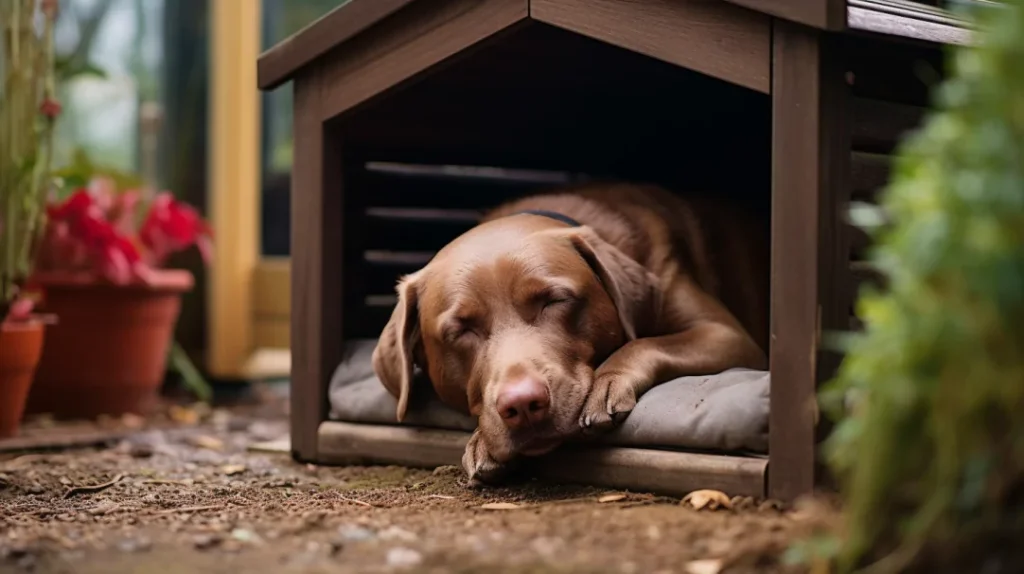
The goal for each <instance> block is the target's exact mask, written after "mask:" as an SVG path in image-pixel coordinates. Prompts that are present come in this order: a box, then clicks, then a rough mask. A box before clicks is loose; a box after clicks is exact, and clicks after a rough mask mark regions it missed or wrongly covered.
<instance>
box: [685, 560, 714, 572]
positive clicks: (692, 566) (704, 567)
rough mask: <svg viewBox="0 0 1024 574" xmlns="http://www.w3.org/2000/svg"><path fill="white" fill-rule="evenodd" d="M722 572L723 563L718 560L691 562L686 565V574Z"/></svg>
mask: <svg viewBox="0 0 1024 574" xmlns="http://www.w3.org/2000/svg"><path fill="white" fill-rule="evenodd" d="M721 571H722V561H721V560H720V559H718V558H712V559H708V560H691V561H690V562H687V563H686V574H718V573H719V572H721Z"/></svg>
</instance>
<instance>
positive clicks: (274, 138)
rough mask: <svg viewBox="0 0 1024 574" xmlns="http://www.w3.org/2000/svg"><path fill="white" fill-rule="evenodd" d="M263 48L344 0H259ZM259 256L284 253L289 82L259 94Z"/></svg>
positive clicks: (289, 151)
mask: <svg viewBox="0 0 1024 574" xmlns="http://www.w3.org/2000/svg"><path fill="white" fill-rule="evenodd" d="M261 1H262V3H263V4H262V8H263V9H262V19H263V47H264V49H266V48H270V47H271V46H273V45H274V44H277V43H278V42H280V41H281V40H283V39H285V38H287V37H288V36H291V35H292V34H294V33H295V32H298V31H299V30H300V29H302V28H303V27H304V26H306V25H308V24H309V23H311V22H313V21H314V20H316V19H317V18H319V17H321V16H323V15H324V14H326V13H327V12H329V11H331V10H332V9H334V8H336V7H338V6H340V5H342V4H344V3H345V2H347V1H348V0H261ZM262 143H263V145H262V164H263V165H262V169H263V174H262V176H263V193H262V202H263V204H262V205H263V216H262V222H261V233H260V235H261V242H260V243H261V246H262V252H263V255H268V256H275V255H288V254H289V243H290V242H289V233H290V231H289V230H290V226H289V221H290V215H289V214H290V210H289V186H290V182H291V167H292V85H291V82H289V83H287V84H285V85H283V86H281V87H279V88H278V89H276V90H274V91H273V92H271V93H269V94H264V96H263V142H262Z"/></svg>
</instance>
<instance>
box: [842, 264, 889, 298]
mask: <svg viewBox="0 0 1024 574" xmlns="http://www.w3.org/2000/svg"><path fill="white" fill-rule="evenodd" d="M850 277H851V278H852V279H853V284H854V285H856V290H857V291H859V290H860V287H861V286H862V285H875V286H876V287H882V288H884V287H885V284H886V279H885V275H883V274H882V273H881V272H880V271H878V269H876V268H875V266H874V265H872V264H871V262H869V261H851V262H850Z"/></svg>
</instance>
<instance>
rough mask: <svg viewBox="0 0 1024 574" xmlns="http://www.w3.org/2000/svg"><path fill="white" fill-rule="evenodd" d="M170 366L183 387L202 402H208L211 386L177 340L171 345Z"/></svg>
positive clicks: (211, 395) (211, 391) (211, 393)
mask: <svg viewBox="0 0 1024 574" xmlns="http://www.w3.org/2000/svg"><path fill="white" fill-rule="evenodd" d="M170 367H171V370H172V371H174V372H177V373H178V374H179V375H181V380H182V382H183V383H184V384H185V388H187V389H189V390H190V391H192V393H193V394H195V395H196V398H198V399H199V400H200V401H203V402H207V403H208V402H210V400H211V399H212V398H213V388H212V387H211V386H210V383H209V382H208V381H207V380H206V378H205V377H203V375H202V373H200V372H199V369H197V368H196V366H195V364H193V363H192V359H191V358H189V356H188V353H186V352H185V350H184V349H182V348H181V345H180V344H178V342H177V341H175V342H174V344H173V345H171V356H170Z"/></svg>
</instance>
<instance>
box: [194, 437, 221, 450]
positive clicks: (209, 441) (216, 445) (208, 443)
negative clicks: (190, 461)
mask: <svg viewBox="0 0 1024 574" xmlns="http://www.w3.org/2000/svg"><path fill="white" fill-rule="evenodd" d="M192 444H193V445H195V446H198V447H199V448H205V449H209V450H224V442H223V441H222V440H220V439H219V438H216V437H212V436H209V435H204V434H201V435H198V436H194V437H192Z"/></svg>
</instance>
